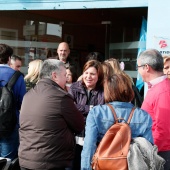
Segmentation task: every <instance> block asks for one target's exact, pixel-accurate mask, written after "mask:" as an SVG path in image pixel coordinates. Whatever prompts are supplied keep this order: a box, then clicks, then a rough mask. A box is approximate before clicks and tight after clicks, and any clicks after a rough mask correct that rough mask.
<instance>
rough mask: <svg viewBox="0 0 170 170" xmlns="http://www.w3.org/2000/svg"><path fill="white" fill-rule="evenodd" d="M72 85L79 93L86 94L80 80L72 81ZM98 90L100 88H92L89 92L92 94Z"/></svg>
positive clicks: (95, 93)
mask: <svg viewBox="0 0 170 170" xmlns="http://www.w3.org/2000/svg"><path fill="white" fill-rule="evenodd" d="M72 85H73V84H72ZM74 85H75V87H76V90H77V91H78V92H79V93H82V94H86V87H85V86H84V85H83V84H82V81H77V82H74ZM99 91H100V90H97V89H92V90H91V94H92V95H97V94H98V92H99Z"/></svg>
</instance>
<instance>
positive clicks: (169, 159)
mask: <svg viewBox="0 0 170 170" xmlns="http://www.w3.org/2000/svg"><path fill="white" fill-rule="evenodd" d="M158 155H160V156H161V157H162V158H164V159H165V161H166V163H165V165H164V170H170V151H161V152H158Z"/></svg>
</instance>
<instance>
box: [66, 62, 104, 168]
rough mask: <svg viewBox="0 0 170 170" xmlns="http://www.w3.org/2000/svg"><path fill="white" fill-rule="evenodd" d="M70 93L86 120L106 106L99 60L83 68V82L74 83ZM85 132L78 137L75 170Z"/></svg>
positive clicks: (88, 63)
mask: <svg viewBox="0 0 170 170" xmlns="http://www.w3.org/2000/svg"><path fill="white" fill-rule="evenodd" d="M69 93H70V94H71V95H72V96H73V98H74V102H75V104H76V106H77V108H78V109H79V110H80V111H81V112H82V114H83V116H84V120H85V121H86V117H87V115H88V113H89V110H90V109H91V108H92V107H93V106H96V105H98V104H104V96H103V69H102V65H101V63H100V62H99V61H97V60H90V61H88V62H86V63H85V65H84V67H83V75H82V80H81V81H77V82H75V83H72V85H71V87H70V90H69ZM84 136H85V133H84V131H83V132H82V133H81V134H79V135H77V136H76V151H75V152H76V153H75V160H74V162H73V169H74V170H79V169H80V162H81V160H80V158H81V151H82V147H83V143H84Z"/></svg>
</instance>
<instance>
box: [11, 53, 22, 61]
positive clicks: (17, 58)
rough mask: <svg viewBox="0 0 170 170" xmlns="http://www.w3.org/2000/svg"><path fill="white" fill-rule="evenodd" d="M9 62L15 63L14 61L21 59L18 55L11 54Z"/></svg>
mask: <svg viewBox="0 0 170 170" xmlns="http://www.w3.org/2000/svg"><path fill="white" fill-rule="evenodd" d="M11 60H14V61H16V60H19V61H22V58H21V57H20V56H18V55H15V54H13V55H12V56H11Z"/></svg>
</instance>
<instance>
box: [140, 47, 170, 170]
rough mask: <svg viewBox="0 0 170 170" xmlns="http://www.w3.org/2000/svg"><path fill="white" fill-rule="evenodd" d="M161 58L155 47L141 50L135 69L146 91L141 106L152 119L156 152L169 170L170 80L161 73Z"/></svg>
mask: <svg viewBox="0 0 170 170" xmlns="http://www.w3.org/2000/svg"><path fill="white" fill-rule="evenodd" d="M163 67H164V64H163V58H162V55H161V53H160V52H159V51H157V50H156V49H148V50H145V51H143V52H142V53H141V54H140V56H139V58H138V60H137V69H138V72H139V74H140V75H141V76H142V79H143V81H144V82H146V83H147V84H148V91H147V94H146V97H145V99H144V101H143V104H142V106H141V108H142V109H143V110H145V111H147V112H148V113H149V114H150V115H151V117H152V120H153V126H152V133H153V137H154V143H155V144H156V145H157V146H158V154H159V155H160V156H162V157H163V158H164V159H165V160H166V163H165V165H164V170H170V106H169V105H170V80H169V79H168V78H167V75H164V73H163Z"/></svg>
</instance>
